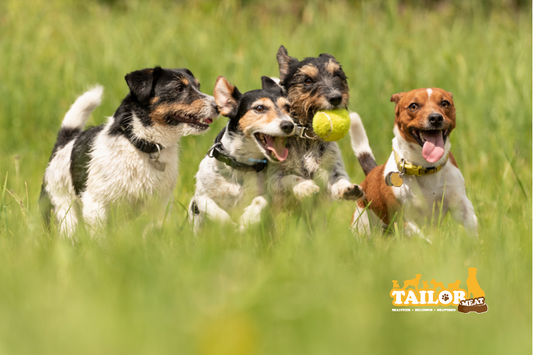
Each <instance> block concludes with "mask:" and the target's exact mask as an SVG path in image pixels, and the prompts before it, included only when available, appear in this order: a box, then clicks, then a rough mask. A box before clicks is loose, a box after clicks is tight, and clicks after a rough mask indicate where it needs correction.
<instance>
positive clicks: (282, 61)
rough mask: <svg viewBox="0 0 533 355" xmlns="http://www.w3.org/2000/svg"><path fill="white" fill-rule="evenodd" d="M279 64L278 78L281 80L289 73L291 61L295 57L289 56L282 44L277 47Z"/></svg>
mask: <svg viewBox="0 0 533 355" xmlns="http://www.w3.org/2000/svg"><path fill="white" fill-rule="evenodd" d="M276 58H277V59H278V65H279V79H280V80H281V81H283V80H284V79H285V77H286V76H287V74H289V67H290V63H291V62H292V61H295V60H296V61H297V59H295V58H292V57H289V53H288V52H287V50H286V49H285V47H284V46H281V47H279V49H278V54H277V55H276Z"/></svg>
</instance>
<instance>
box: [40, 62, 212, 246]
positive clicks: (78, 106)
mask: <svg viewBox="0 0 533 355" xmlns="http://www.w3.org/2000/svg"><path fill="white" fill-rule="evenodd" d="M125 79H126V83H127V84H128V87H129V90H130V91H129V93H128V95H127V96H126V97H125V98H124V100H123V101H122V103H121V104H120V106H119V107H118V109H117V110H116V112H115V114H114V115H113V117H111V118H110V119H109V120H108V122H107V123H105V124H103V125H101V126H98V127H92V128H89V129H87V130H85V131H82V130H83V128H84V126H85V123H86V122H87V119H88V118H89V116H90V114H91V112H92V111H93V110H94V109H95V108H96V107H97V106H98V105H99V104H100V103H101V97H102V93H103V89H102V87H100V86H96V87H95V88H93V89H91V90H89V91H87V92H86V93H84V94H83V95H82V96H80V97H79V98H78V99H77V100H76V102H75V103H74V104H73V105H72V107H71V108H70V110H69V111H68V112H67V114H66V115H65V118H64V119H63V123H62V125H61V129H60V130H59V133H58V138H57V142H56V144H55V146H54V149H53V151H52V157H51V158H50V162H49V163H48V166H47V168H46V170H45V173H44V179H43V186H42V190H41V197H40V202H41V203H40V204H41V210H42V212H43V214H44V217H45V219H46V220H48V221H50V217H51V215H52V211H53V213H54V214H55V217H56V218H57V222H58V223H59V228H60V233H61V234H62V235H66V236H69V237H71V236H72V235H73V233H74V231H75V229H76V226H77V223H78V216H77V215H76V212H75V211H74V209H73V208H71V207H72V206H73V203H74V202H75V201H79V202H81V205H82V206H81V207H82V208H81V211H82V216H83V219H84V221H85V222H86V224H88V225H89V226H90V227H91V228H92V230H93V231H94V230H95V229H96V227H97V226H99V225H102V224H103V223H105V221H106V216H107V212H108V208H109V207H110V205H111V204H112V203H114V202H116V201H120V200H125V201H127V202H128V203H133V202H135V201H138V200H142V199H144V197H145V196H154V197H155V196H156V195H157V200H158V205H159V206H160V208H161V210H162V211H163V212H164V211H165V209H166V208H167V206H169V204H170V202H171V197H172V190H173V189H174V185H175V184H176V181H177V176H178V170H177V168H178V155H177V150H178V142H179V139H180V138H181V137H182V136H186V135H198V134H201V133H204V132H205V131H206V130H207V129H208V128H209V124H210V123H212V122H213V119H214V118H216V117H218V111H217V108H216V103H215V100H214V98H213V97H212V96H209V95H206V94H204V93H202V92H200V83H199V82H198V80H197V79H196V78H195V77H194V75H193V74H192V73H191V72H190V71H189V70H188V69H163V68H161V67H155V68H148V69H143V70H137V71H134V72H131V73H129V74H127V75H126V77H125Z"/></svg>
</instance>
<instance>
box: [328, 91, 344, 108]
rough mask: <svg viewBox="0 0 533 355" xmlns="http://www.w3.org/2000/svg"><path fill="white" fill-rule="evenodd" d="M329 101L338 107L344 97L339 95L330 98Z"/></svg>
mask: <svg viewBox="0 0 533 355" xmlns="http://www.w3.org/2000/svg"><path fill="white" fill-rule="evenodd" d="M328 101H329V103H330V104H332V105H333V106H337V105H338V104H340V103H341V101H342V95H339V94H335V95H331V96H330V97H328Z"/></svg>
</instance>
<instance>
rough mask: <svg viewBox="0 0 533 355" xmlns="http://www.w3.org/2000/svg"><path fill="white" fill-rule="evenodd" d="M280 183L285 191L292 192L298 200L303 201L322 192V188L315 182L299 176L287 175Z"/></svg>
mask: <svg viewBox="0 0 533 355" xmlns="http://www.w3.org/2000/svg"><path fill="white" fill-rule="evenodd" d="M280 183H281V186H282V189H283V190H285V191H292V192H293V193H294V196H296V198H297V199H298V200H303V199H304V198H306V197H309V196H312V195H314V194H316V193H318V192H319V191H320V187H318V185H317V184H315V182H314V181H313V180H308V179H304V178H302V177H300V176H297V175H286V176H284V177H283V178H281V181H280Z"/></svg>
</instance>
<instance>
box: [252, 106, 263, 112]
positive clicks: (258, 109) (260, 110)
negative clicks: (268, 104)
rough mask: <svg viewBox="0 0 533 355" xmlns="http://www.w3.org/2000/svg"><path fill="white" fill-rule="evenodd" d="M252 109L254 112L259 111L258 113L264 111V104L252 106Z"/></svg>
mask: <svg viewBox="0 0 533 355" xmlns="http://www.w3.org/2000/svg"><path fill="white" fill-rule="evenodd" d="M254 110H255V112H259V113H261V112H264V111H265V106H263V105H258V106H256V107H254Z"/></svg>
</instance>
